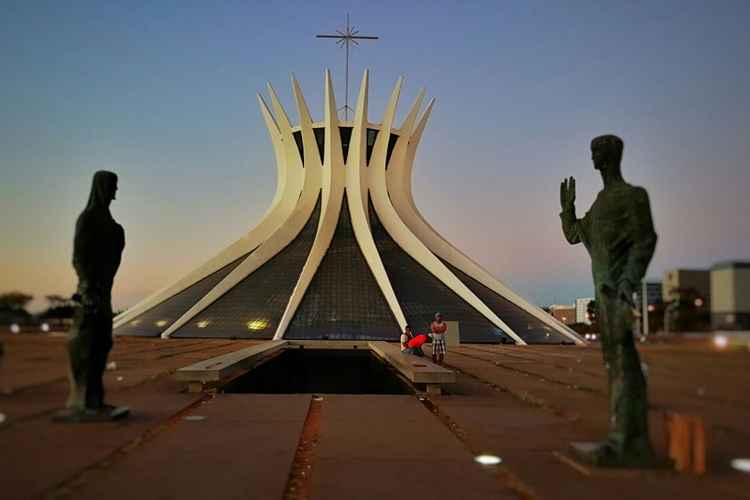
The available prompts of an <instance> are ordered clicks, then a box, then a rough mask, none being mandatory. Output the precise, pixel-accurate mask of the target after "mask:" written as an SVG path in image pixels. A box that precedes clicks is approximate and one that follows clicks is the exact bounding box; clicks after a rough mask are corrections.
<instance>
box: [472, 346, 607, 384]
mask: <svg viewBox="0 0 750 500" xmlns="http://www.w3.org/2000/svg"><path fill="white" fill-rule="evenodd" d="M461 349H469V350H472V351H477V352H482V353H485V354H495V355H500V356H507V357H509V358H513V359H514V360H515V359H518V360H523V361H528V362H531V363H538V362H539V359H535V358H528V357H525V356H520V355H518V354H516V353H508V352H500V351H490V350H488V349H481V348H479V347H476V346H468V345H462V346H461ZM459 354H460V351H459ZM569 359H571V360H572V358H569ZM544 362H545V363H546V364H547V365H549V366H552V367H554V368H557V369H558V370H562V371H564V372H572V371H574V370H573V367H571V366H565V365H559V364H557V363H555V362H554V361H547V360H545V361H544ZM575 371H576V372H577V373H581V374H584V375H588V376H589V377H601V376H604V374H603V373H596V372H592V371H588V370H585V369H582V368H580V367H576V369H575Z"/></svg>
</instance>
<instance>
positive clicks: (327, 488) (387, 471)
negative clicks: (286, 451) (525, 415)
mask: <svg viewBox="0 0 750 500" xmlns="http://www.w3.org/2000/svg"><path fill="white" fill-rule="evenodd" d="M312 474H313V476H312V492H313V495H312V497H313V498H431V499H449V498H450V499H456V498H461V499H473V498H477V499H479V498H481V499H487V498H514V495H513V494H512V492H510V491H509V490H505V489H504V488H503V486H502V485H501V484H500V483H499V482H498V480H497V478H496V476H495V475H494V474H493V473H492V472H488V471H487V470H485V469H484V468H483V467H482V466H480V465H478V464H476V463H474V462H473V456H472V455H471V454H470V453H469V452H468V451H467V450H466V448H465V447H464V446H463V444H462V443H461V442H460V441H459V440H458V439H457V438H456V437H455V436H454V435H453V434H452V433H451V432H450V431H449V430H448V428H447V427H445V426H444V425H443V424H442V423H441V422H440V421H439V420H438V419H437V418H435V416H434V415H432V414H431V413H430V412H429V411H428V410H427V409H426V408H425V407H424V406H423V405H422V404H421V403H420V402H419V401H418V400H417V398H416V397H414V396H353V395H352V396H343V395H326V396H325V397H324V400H323V403H322V409H321V423H320V435H319V443H318V446H317V448H316V450H315V459H314V465H313V472H312Z"/></svg>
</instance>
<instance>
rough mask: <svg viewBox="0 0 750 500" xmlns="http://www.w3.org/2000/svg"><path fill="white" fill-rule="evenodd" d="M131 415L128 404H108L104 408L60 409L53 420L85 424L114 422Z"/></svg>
mask: <svg viewBox="0 0 750 500" xmlns="http://www.w3.org/2000/svg"><path fill="white" fill-rule="evenodd" d="M128 415H130V408H128V407H127V406H110V405H107V406H105V407H104V408H102V409H98V410H93V409H88V408H87V409H83V410H80V409H76V408H66V409H64V410H60V411H58V412H57V413H55V415H54V416H53V417H52V420H53V421H55V422H60V423H68V424H83V423H94V422H112V421H114V420H120V419H122V418H126V417H127V416H128Z"/></svg>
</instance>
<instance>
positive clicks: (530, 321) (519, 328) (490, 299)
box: [443, 261, 573, 344]
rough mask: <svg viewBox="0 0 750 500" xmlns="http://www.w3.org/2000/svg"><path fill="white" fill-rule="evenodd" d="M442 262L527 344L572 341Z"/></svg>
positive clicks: (566, 342)
mask: <svg viewBox="0 0 750 500" xmlns="http://www.w3.org/2000/svg"><path fill="white" fill-rule="evenodd" d="M443 263H444V264H445V265H446V266H448V269H450V270H451V271H453V274H455V275H456V276H458V279H460V280H461V281H462V282H463V283H464V285H466V286H467V287H468V288H469V289H470V290H471V291H472V292H474V294H475V295H476V296H477V297H479V298H480V299H482V302H484V303H485V304H487V307H489V308H490V309H492V311H493V312H494V313H495V314H497V316H498V317H499V318H500V319H501V320H503V322H505V324H506V325H508V326H509V327H510V328H512V329H513V331H514V332H515V333H516V334H517V335H518V336H519V337H521V338H522V339H523V340H524V342H526V343H527V344H568V343H570V344H572V343H573V341H572V340H570V339H569V338H567V337H565V336H563V335H561V334H559V333H557V332H556V331H555V330H554V329H552V327H550V326H549V325H546V324H545V323H543V322H542V321H541V320H539V319H538V318H536V317H534V316H532V315H531V314H529V313H528V312H526V311H525V310H523V309H521V308H520V307H518V306H517V305H515V304H514V303H513V302H511V301H510V300H508V299H506V298H505V297H503V296H502V295H498V294H497V293H495V292H493V291H492V290H490V289H489V288H487V287H486V286H484V285H483V284H481V283H480V282H479V281H477V280H475V279H474V278H472V277H471V276H469V275H468V274H466V273H464V272H462V271H461V270H459V269H458V268H456V267H453V266H451V265H450V264H448V263H447V262H445V261H443Z"/></svg>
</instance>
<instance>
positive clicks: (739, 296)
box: [711, 261, 750, 330]
mask: <svg viewBox="0 0 750 500" xmlns="http://www.w3.org/2000/svg"><path fill="white" fill-rule="evenodd" d="M711 326H713V327H714V328H716V329H732V330H734V329H741V330H748V329H750V262H737V261H735V262H731V261H730V262H717V263H716V264H714V265H713V267H711Z"/></svg>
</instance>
